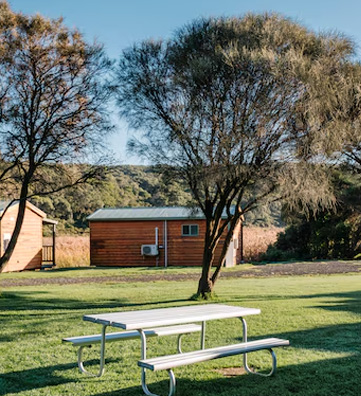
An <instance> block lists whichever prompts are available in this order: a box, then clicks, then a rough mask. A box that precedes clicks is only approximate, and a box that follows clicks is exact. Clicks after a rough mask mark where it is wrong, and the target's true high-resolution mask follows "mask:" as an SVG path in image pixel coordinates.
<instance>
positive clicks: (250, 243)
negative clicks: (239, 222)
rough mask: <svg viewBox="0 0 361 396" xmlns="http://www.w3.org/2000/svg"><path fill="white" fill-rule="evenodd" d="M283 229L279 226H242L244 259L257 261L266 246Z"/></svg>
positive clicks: (274, 239) (273, 240)
mask: <svg viewBox="0 0 361 396" xmlns="http://www.w3.org/2000/svg"><path fill="white" fill-rule="evenodd" d="M282 231H284V228H279V227H253V226H251V227H244V231H243V236H244V259H245V261H246V262H247V261H258V260H259V259H260V256H261V254H262V253H264V252H265V251H266V250H267V247H268V246H269V245H270V244H272V243H274V242H275V241H276V239H277V235H278V234H279V233H280V232H282Z"/></svg>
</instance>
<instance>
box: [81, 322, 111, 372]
mask: <svg viewBox="0 0 361 396" xmlns="http://www.w3.org/2000/svg"><path fill="white" fill-rule="evenodd" d="M106 329H107V325H103V327H102V339H101V342H100V367H99V372H98V374H93V373H90V372H89V371H88V370H86V369H85V368H84V363H83V349H84V348H85V346H86V345H83V346H81V347H80V348H79V349H78V367H79V370H80V372H81V373H84V374H86V375H89V376H91V377H101V376H102V375H103V374H104V370H105V368H104V366H105V334H106Z"/></svg>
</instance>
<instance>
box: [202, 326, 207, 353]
mask: <svg viewBox="0 0 361 396" xmlns="http://www.w3.org/2000/svg"><path fill="white" fill-rule="evenodd" d="M205 345H206V322H202V331H201V349H204V348H205Z"/></svg>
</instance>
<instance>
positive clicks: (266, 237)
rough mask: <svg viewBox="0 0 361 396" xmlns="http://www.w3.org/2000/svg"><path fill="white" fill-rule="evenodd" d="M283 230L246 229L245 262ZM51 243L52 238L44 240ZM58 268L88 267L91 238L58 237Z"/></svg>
mask: <svg viewBox="0 0 361 396" xmlns="http://www.w3.org/2000/svg"><path fill="white" fill-rule="evenodd" d="M281 231H283V228H277V227H268V228H262V227H245V228H244V257H245V261H248V262H249V261H257V260H259V257H260V255H261V254H262V253H264V252H265V251H266V250H267V247H268V245H269V244H271V243H273V242H275V240H276V238H277V234H278V233H279V232H281ZM44 242H45V243H50V238H44ZM56 263H57V268H66V267H86V266H89V265H90V257H89V236H58V237H57V239H56Z"/></svg>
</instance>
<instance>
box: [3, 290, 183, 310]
mask: <svg viewBox="0 0 361 396" xmlns="http://www.w3.org/2000/svg"><path fill="white" fill-rule="evenodd" d="M39 294H42V295H44V298H39V297H38V296H39ZM182 302H188V303H189V300H188V299H177V300H166V301H154V302H142V303H131V302H129V300H127V299H126V298H123V299H120V298H107V299H106V300H105V299H104V300H100V301H91V302H88V301H84V300H76V299H70V298H65V299H61V298H60V299H59V298H52V297H51V295H49V293H48V292H46V291H42V292H38V291H37V292H36V295H35V296H34V292H31V291H16V292H14V291H4V292H2V293H1V297H0V312H1V311H3V312H5V311H42V310H54V309H55V310H56V309H59V310H61V311H65V310H76V311H78V310H86V311H84V314H85V313H91V312H89V311H90V310H92V309H94V310H95V309H97V310H98V309H113V308H124V307H131V308H133V307H134V308H136V307H145V306H153V305H154V306H159V304H173V303H182ZM53 314H54V313H53V312H52V315H53Z"/></svg>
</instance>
